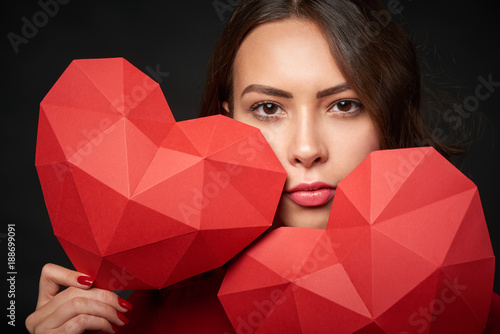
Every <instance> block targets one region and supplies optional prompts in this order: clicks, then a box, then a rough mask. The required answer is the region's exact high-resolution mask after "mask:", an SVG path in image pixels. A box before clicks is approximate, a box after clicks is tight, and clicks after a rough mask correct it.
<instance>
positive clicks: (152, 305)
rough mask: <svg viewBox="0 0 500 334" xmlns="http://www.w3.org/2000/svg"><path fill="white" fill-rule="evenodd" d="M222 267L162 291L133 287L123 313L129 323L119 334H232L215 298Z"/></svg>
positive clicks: (220, 306)
mask: <svg viewBox="0 0 500 334" xmlns="http://www.w3.org/2000/svg"><path fill="white" fill-rule="evenodd" d="M224 272H225V270H224V268H218V269H216V270H214V271H211V272H208V273H205V274H202V275H200V276H197V277H194V278H190V279H188V280H186V281H182V282H179V283H177V284H175V285H174V286H171V287H168V288H166V289H163V290H136V291H134V292H133V293H132V295H131V296H130V297H129V299H128V300H129V301H130V302H131V303H132V305H134V308H133V309H132V311H129V312H127V313H126V316H127V318H128V319H129V320H130V323H129V324H127V325H126V326H123V327H121V328H120V334H129V333H130V334H137V333H147V334H155V333H158V334H160V333H162V334H163V333H173V334H181V333H185V334H193V333H203V334H233V333H234V330H233V328H232V326H231V323H230V322H229V319H228V318H227V316H226V313H225V312H224V309H223V308H222V305H221V304H220V302H219V300H218V299H217V290H218V289H219V287H220V284H221V282H222V278H223V275H224Z"/></svg>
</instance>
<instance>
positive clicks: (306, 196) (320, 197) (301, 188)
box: [286, 182, 335, 206]
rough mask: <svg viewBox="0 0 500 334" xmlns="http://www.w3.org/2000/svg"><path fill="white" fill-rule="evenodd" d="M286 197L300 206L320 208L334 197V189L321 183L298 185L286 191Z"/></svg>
mask: <svg viewBox="0 0 500 334" xmlns="http://www.w3.org/2000/svg"><path fill="white" fill-rule="evenodd" d="M286 194H287V195H288V197H289V198H290V199H291V200H292V201H294V202H295V203H297V204H298V205H301V206H321V205H324V204H326V203H328V201H330V200H331V199H332V198H333V196H334V195H335V187H334V186H331V185H329V184H326V183H323V182H315V183H310V184H305V183H302V184H299V185H298V186H296V187H294V188H292V189H290V190H288V191H286Z"/></svg>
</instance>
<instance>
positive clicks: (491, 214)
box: [0, 0, 500, 333]
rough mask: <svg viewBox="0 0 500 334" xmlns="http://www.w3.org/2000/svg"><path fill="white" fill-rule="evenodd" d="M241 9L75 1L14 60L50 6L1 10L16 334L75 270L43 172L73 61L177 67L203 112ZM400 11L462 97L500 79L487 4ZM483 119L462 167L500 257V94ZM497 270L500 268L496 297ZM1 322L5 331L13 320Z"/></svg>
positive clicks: (184, 106)
mask: <svg viewBox="0 0 500 334" xmlns="http://www.w3.org/2000/svg"><path fill="white" fill-rule="evenodd" d="M235 2H236V1H234V0H220V1H214V0H198V1H152V0H149V1H147V0H146V1H140V2H139V1H83V0H72V1H69V2H68V3H67V4H64V5H60V6H59V8H58V10H57V13H56V14H55V15H54V16H53V17H50V18H49V19H48V20H47V22H46V24H44V25H41V27H40V28H38V32H37V33H36V35H35V36H33V37H31V38H29V40H28V43H26V44H21V45H19V52H17V53H16V52H15V51H14V48H13V47H12V45H11V43H10V42H9V40H8V38H7V35H8V34H9V33H10V32H12V33H15V34H17V35H21V34H22V26H23V24H24V23H23V21H22V18H23V17H25V18H26V19H27V20H29V21H30V22H33V15H36V13H37V12H40V11H41V10H42V8H41V7H40V5H39V4H38V3H37V1H26V0H23V1H15V2H14V1H9V2H8V5H6V4H4V8H3V9H2V24H3V25H4V26H3V35H2V36H3V37H2V38H3V41H2V44H1V45H2V59H3V60H2V67H3V70H2V81H1V82H2V90H1V92H2V100H1V102H2V103H1V104H0V110H1V117H2V121H1V126H2V128H1V129H2V130H1V136H2V137H1V139H2V140H1V142H2V155H1V168H2V178H1V180H2V181H1V182H2V184H1V189H2V193H3V198H2V201H1V203H2V211H1V214H2V217H4V218H3V227H2V230H0V237H1V238H0V242H1V247H2V248H1V249H2V252H1V254H4V255H3V256H2V258H1V259H2V261H3V263H4V264H3V265H2V266H1V268H4V269H3V272H4V273H6V272H7V271H8V270H7V249H6V234H7V228H6V224H12V223H15V224H16V269H17V273H18V274H17V277H16V312H17V313H16V315H17V317H16V328H15V329H14V331H13V332H20V333H23V332H25V329H24V319H25V318H26V316H27V315H28V314H29V313H30V312H32V311H33V310H34V308H35V305H36V298H37V293H38V278H39V275H40V270H41V268H42V266H43V264H44V263H47V262H54V263H58V264H60V265H63V266H66V267H70V268H72V265H71V263H70V261H69V260H68V258H67V257H66V255H65V254H64V251H63V249H62V248H61V246H60V245H59V243H58V241H57V239H56V238H55V237H54V236H53V232H52V228H51V225H50V221H49V218H48V214H47V210H46V208H45V204H44V201H43V195H42V192H41V189H40V184H39V181H38V177H37V174H36V170H35V165H34V159H35V145H36V132H37V122H38V111H39V110H38V108H39V103H40V101H41V100H42V99H43V97H44V96H45V94H46V93H47V92H48V91H49V89H50V88H51V87H52V85H53V84H54V83H55V81H56V80H57V79H58V77H59V76H60V75H61V74H62V72H63V71H64V70H65V68H66V67H67V66H68V65H69V63H70V62H71V61H72V60H73V59H78V58H104V57H124V58H126V59H127V60H128V61H130V62H131V63H132V64H134V65H135V66H136V67H138V68H139V69H141V70H142V71H144V72H146V68H148V67H151V68H156V67H157V66H158V67H159V69H160V70H161V71H162V72H168V73H169V75H168V76H166V77H165V78H164V80H163V81H162V82H161V87H162V89H163V92H164V94H165V96H166V99H167V101H168V103H169V105H170V107H171V109H172V111H173V113H174V116H175V118H176V119H177V120H178V121H180V120H185V119H190V118H194V117H196V115H197V114H198V105H199V100H200V96H201V91H202V87H203V84H204V77H205V73H206V68H207V64H208V60H209V57H210V54H211V51H212V48H213V46H214V44H215V41H216V39H217V37H218V35H219V33H220V32H221V29H222V27H223V24H224V22H225V20H226V19H228V17H229V15H230V12H231V10H232V8H233V7H234V4H235ZM216 5H218V6H219V7H218V8H216ZM224 5H226V7H225V8H222V6H224ZM400 5H401V6H402V7H400V8H401V9H402V11H401V14H400V15H397V16H393V18H394V19H395V20H396V21H398V22H400V23H401V24H403V26H404V27H405V29H406V30H407V31H408V33H409V34H410V35H411V36H412V38H413V39H414V41H415V43H416V44H417V45H419V47H423V50H424V51H423V52H422V54H423V55H424V56H425V61H426V62H427V63H428V64H430V65H431V67H432V69H433V70H434V73H435V74H437V75H438V79H439V81H441V82H442V83H444V84H445V87H446V89H447V91H448V92H449V93H450V94H451V95H452V96H455V97H457V99H458V101H463V100H464V98H465V97H467V96H470V95H474V94H475V88H476V86H477V85H478V84H479V83H480V82H479V81H478V77H479V76H483V77H484V78H487V77H488V76H489V75H492V78H493V81H495V82H500V71H499V65H498V58H499V53H498V51H499V32H500V23H499V21H500V20H498V18H497V17H496V15H495V13H496V11H495V10H493V8H492V5H491V3H490V2H488V1H486V0H476V1H467V2H464V3H462V2H460V4H459V2H458V1H449V0H447V1H415V0H414V1H411V0H400ZM478 112H481V113H482V114H483V116H484V119H485V121H484V125H485V128H486V130H485V132H484V134H483V136H482V137H481V139H480V140H479V141H478V142H477V143H476V144H475V145H474V146H473V147H472V149H471V151H470V153H469V154H468V156H467V158H466V160H465V162H464V164H463V168H462V170H463V172H464V173H465V174H466V175H467V176H468V177H469V178H471V179H472V181H474V182H475V183H476V185H477V186H478V188H479V192H480V195H481V199H482V203H483V207H484V212H485V216H486V220H487V223H488V227H489V230H490V235H491V239H492V243H493V248H494V251H495V254H499V253H500V227H499V224H500V203H499V200H498V197H497V192H498V190H499V189H500V177H499V170H500V169H499V167H500V166H499V162H498V160H499V157H500V154H499V148H498V146H499V144H500V141H499V138H498V130H499V129H500V87H498V88H497V91H495V92H494V93H492V95H491V96H490V97H489V98H488V99H486V100H484V101H481V103H480V106H479V110H478ZM480 274H481V273H478V275H480ZM3 275H4V276H3V277H5V274H3ZM499 275H500V274H499V271H498V270H497V275H496V277H497V278H496V282H495V288H494V290H495V291H497V292H500V278H499ZM2 281H3V282H2V287H3V286H5V288H2V290H1V291H0V296H1V300H2V304H1V305H2V310H4V312H5V314H7V311H5V310H6V307H7V300H8V299H7V291H8V289H7V287H6V285H5V279H4V280H2ZM4 307H5V308H4ZM1 318H2V319H3V320H2V326H3V324H4V323H6V322H7V318H6V317H5V315H2V317H1ZM10 330H13V329H12V328H10Z"/></svg>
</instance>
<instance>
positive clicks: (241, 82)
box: [224, 19, 379, 228]
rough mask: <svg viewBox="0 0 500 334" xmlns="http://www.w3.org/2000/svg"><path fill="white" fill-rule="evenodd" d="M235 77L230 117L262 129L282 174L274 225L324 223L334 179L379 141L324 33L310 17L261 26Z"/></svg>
mask: <svg viewBox="0 0 500 334" xmlns="http://www.w3.org/2000/svg"><path fill="white" fill-rule="evenodd" d="M233 75H234V76H233V80H234V81H233V82H234V86H233V89H234V110H233V112H234V118H235V119H236V120H239V121H241V122H244V123H247V124H250V125H253V126H255V127H257V128H259V129H260V130H261V131H262V133H263V134H264V136H265V138H266V139H267V141H268V142H269V144H270V145H271V147H272V149H273V150H274V153H275V154H276V156H277V157H278V159H279V160H280V162H281V164H282V165H283V166H284V168H285V170H286V172H287V180H286V184H285V188H284V191H283V194H282V196H281V200H280V203H279V206H278V211H277V216H276V218H277V223H279V224H282V225H287V226H299V227H313V228H324V227H326V223H327V221H328V216H329V214H330V209H331V207H332V201H333V196H334V195H335V189H336V187H337V184H338V183H339V182H340V181H341V180H342V179H343V178H344V177H345V176H346V175H347V174H349V173H350V172H351V171H352V170H353V169H354V168H355V167H356V166H357V165H358V164H359V163H360V162H361V161H362V160H363V159H364V158H365V157H366V156H367V155H368V154H369V153H370V152H371V151H374V150H377V149H379V139H378V135H377V130H376V128H375V125H374V123H373V121H372V119H371V117H370V115H369V113H368V112H367V110H365V109H364V107H363V105H362V104H361V102H360V101H359V99H358V97H357V95H356V93H355V92H354V91H353V90H352V89H350V87H349V85H348V84H347V82H346V80H345V79H344V77H343V76H342V74H341V72H340V70H339V68H338V66H337V64H336V62H335V59H334V58H333V56H332V54H331V52H330V48H329V46H328V43H327V41H326V39H325V37H324V36H323V34H322V33H321V31H320V30H319V29H318V27H317V26H316V25H315V24H313V23H310V22H308V21H299V20H295V19H287V20H283V21H277V22H272V23H266V24H262V25H260V26H258V27H257V28H256V29H254V30H253V31H252V32H251V33H250V34H249V35H248V36H247V37H246V38H245V40H244V41H243V43H242V45H241V47H240V49H239V51H238V53H237V55H236V59H235V63H234V74H233ZM224 107H225V108H226V110H227V109H228V105H227V103H224Z"/></svg>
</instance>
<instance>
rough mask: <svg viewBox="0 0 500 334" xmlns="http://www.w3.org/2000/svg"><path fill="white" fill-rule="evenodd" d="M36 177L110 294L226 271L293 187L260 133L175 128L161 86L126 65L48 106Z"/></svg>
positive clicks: (84, 72)
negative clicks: (287, 187)
mask: <svg viewBox="0 0 500 334" xmlns="http://www.w3.org/2000/svg"><path fill="white" fill-rule="evenodd" d="M36 167H37V171H38V175H39V178H40V182H41V186H42V190H43V193H44V198H45V202H46V205H47V209H48V212H49V215H50V219H51V222H52V226H53V228H54V233H55V235H56V236H57V238H58V239H59V241H60V243H61V244H62V246H63V247H64V250H65V251H66V253H67V254H68V256H69V257H70V259H71V261H72V262H73V264H74V265H75V267H76V269H77V270H79V271H81V272H84V273H86V274H88V275H91V276H93V277H95V278H96V281H95V282H96V283H95V285H96V286H97V287H102V288H106V289H110V290H124V289H126V290H130V289H140V288H162V287H165V286H167V285H170V284H172V283H175V282H178V281H181V280H183V279H186V278H188V277H191V276H194V275H197V274H199V273H202V272H205V271H208V270H211V269H214V268H217V267H219V266H221V265H223V264H224V263H226V262H227V261H228V260H229V259H230V258H232V257H233V256H234V255H235V254H237V253H238V252H239V251H241V250H242V249H243V248H244V247H245V246H247V245H248V244H249V243H250V242H252V241H253V240H254V239H255V238H256V237H257V236H259V235H260V234H261V233H262V232H264V231H265V230H266V229H267V228H268V227H269V226H270V225H271V223H272V220H273V217H274V212H275V210H276V206H277V203H278V201H279V198H280V196H281V192H282V188H283V184H284V181H285V178H286V173H285V171H284V169H283V167H282V166H281V164H280V163H279V161H278V159H277V158H276V156H275V155H274V153H273V151H272V150H271V148H270V147H269V146H268V144H267V142H266V140H265V139H264V137H263V136H262V134H261V133H260V131H259V130H258V129H256V128H254V127H251V126H249V125H246V124H243V123H240V122H237V121H235V120H232V119H230V118H228V117H224V116H212V117H206V118H202V119H196V120H190V121H185V122H180V123H176V122H175V120H174V118H173V116H172V113H171V112H170V109H169V107H168V104H167V102H166V101H165V98H164V97H163V94H162V92H161V89H160V87H159V85H158V84H157V83H156V82H154V81H153V80H152V79H150V78H149V77H148V76H146V75H145V74H144V73H142V72H140V71H139V70H138V69H137V68H135V67H134V66H132V65H131V64H130V63H128V62H127V61H126V60H124V59H122V58H114V59H87V60H75V61H73V62H72V63H71V65H70V66H69V67H68V68H67V69H66V71H65V72H64V73H63V74H62V76H61V77H60V78H59V80H58V81H57V82H56V84H55V85H54V86H53V87H52V89H51V90H50V91H49V93H48V94H47V95H46V96H45V98H44V99H43V101H42V103H41V105H40V119H39V127H38V138H37V150H36ZM262 189H266V191H265V192H264V191H262Z"/></svg>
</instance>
